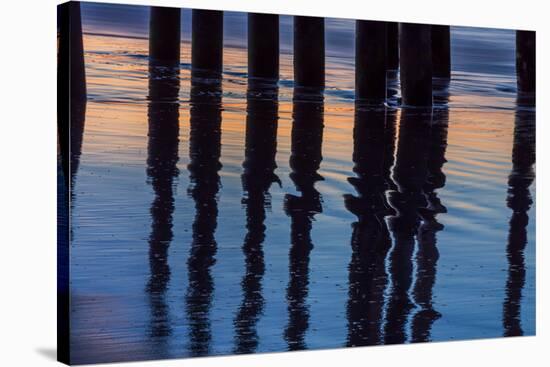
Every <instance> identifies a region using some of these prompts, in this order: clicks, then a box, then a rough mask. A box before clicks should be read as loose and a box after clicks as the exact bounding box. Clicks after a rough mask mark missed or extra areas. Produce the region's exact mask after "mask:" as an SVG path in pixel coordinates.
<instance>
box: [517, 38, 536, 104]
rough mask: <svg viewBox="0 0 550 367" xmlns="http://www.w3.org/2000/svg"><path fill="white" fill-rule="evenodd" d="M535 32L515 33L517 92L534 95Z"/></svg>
mask: <svg viewBox="0 0 550 367" xmlns="http://www.w3.org/2000/svg"><path fill="white" fill-rule="evenodd" d="M535 43H536V42H535V32H534V31H516V73H517V86H518V92H519V93H522V94H525V93H533V94H534V93H535V82H536V67H535V62H536V60H535V54H536V53H535Z"/></svg>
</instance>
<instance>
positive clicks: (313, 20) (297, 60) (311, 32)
mask: <svg viewBox="0 0 550 367" xmlns="http://www.w3.org/2000/svg"><path fill="white" fill-rule="evenodd" d="M294 83H295V85H296V86H298V87H306V88H324V87H325V19H324V18H318V17H305V16H295V17H294Z"/></svg>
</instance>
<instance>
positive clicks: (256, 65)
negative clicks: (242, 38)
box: [248, 13, 279, 80]
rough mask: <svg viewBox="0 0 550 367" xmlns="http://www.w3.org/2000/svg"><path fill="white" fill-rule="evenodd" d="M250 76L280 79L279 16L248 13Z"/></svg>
mask: <svg viewBox="0 0 550 367" xmlns="http://www.w3.org/2000/svg"><path fill="white" fill-rule="evenodd" d="M248 77H249V78H267V79H274V80H278V79H279V16H278V15H275V14H255V13H251V14H248Z"/></svg>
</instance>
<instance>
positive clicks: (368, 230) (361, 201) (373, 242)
mask: <svg viewBox="0 0 550 367" xmlns="http://www.w3.org/2000/svg"><path fill="white" fill-rule="evenodd" d="M387 125H388V126H387ZM391 125H393V120H392V119H391V117H390V119H389V120H388V122H386V108H385V107H383V106H381V107H366V106H361V105H357V104H356V106H355V124H354V129H353V162H354V164H355V165H354V168H353V171H354V172H355V174H356V175H357V177H350V178H348V181H349V182H350V184H351V185H353V187H354V188H355V190H356V191H357V194H358V195H357V196H353V195H345V197H344V199H345V205H346V208H347V209H348V210H349V211H350V212H351V213H353V214H354V215H356V216H357V222H355V223H353V224H352V227H353V233H352V238H351V247H352V257H351V261H350V264H349V299H348V303H347V318H348V336H347V346H365V345H375V344H382V342H383V339H382V330H381V323H382V318H383V308H384V291H385V289H386V287H387V281H388V277H387V273H386V269H385V258H386V255H387V253H388V250H389V248H390V247H391V238H390V233H389V230H388V226H387V224H386V220H385V217H386V216H387V215H389V214H390V213H391V208H390V206H389V204H388V203H387V200H386V195H385V192H386V190H387V189H388V183H389V172H390V171H389V169H390V167H391V165H392V164H393V149H391V148H393V147H394V137H395V136H394V135H391V132H392V131H394V128H393V126H391ZM386 129H387V130H389V132H390V133H388V131H386ZM390 147H391V148H390Z"/></svg>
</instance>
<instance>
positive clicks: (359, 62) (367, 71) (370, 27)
mask: <svg viewBox="0 0 550 367" xmlns="http://www.w3.org/2000/svg"><path fill="white" fill-rule="evenodd" d="M355 24H356V26H355V27H356V30H355V99H356V100H357V101H366V102H368V103H369V104H370V103H373V104H377V103H384V102H385V100H386V23H385V22H376V21H368V20H357V21H356V23H355Z"/></svg>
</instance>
